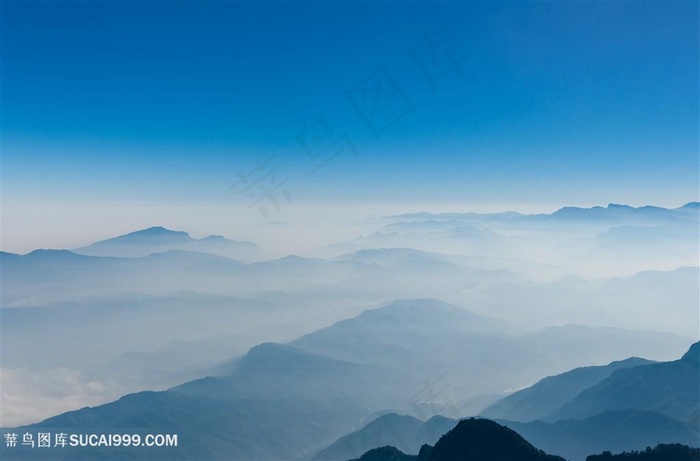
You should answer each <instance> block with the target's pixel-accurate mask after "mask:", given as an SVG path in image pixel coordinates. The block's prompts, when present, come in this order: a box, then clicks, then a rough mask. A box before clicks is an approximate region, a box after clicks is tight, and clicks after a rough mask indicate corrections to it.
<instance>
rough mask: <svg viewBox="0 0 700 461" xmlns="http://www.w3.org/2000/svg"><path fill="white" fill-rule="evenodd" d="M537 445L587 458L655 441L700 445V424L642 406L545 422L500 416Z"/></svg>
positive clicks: (572, 459) (572, 460)
mask: <svg viewBox="0 0 700 461" xmlns="http://www.w3.org/2000/svg"><path fill="white" fill-rule="evenodd" d="M498 422H500V423H501V424H503V425H505V426H508V427H510V428H511V429H513V430H515V431H516V432H518V433H519V434H521V435H522V436H523V437H525V438H526V439H527V440H529V441H530V442H532V443H533V444H535V445H536V446H538V447H540V448H542V449H543V450H546V451H547V452H548V453H554V454H557V455H559V456H563V457H565V458H566V459H568V460H569V461H584V459H585V457H586V455H589V454H591V453H601V452H603V451H606V450H608V451H613V452H620V451H624V450H640V449H644V448H645V447H647V446H649V445H653V444H656V443H683V444H686V445H694V446H697V445H698V443H700V433H699V432H698V427H697V425H694V424H691V423H685V422H681V421H678V420H675V419H672V418H669V417H668V416H665V415H662V414H660V413H655V412H652V411H643V410H619V411H606V412H604V413H600V414H597V415H595V416H591V417H590V418H583V419H567V420H563V421H556V422H552V423H546V422H543V421H532V422H528V423H518V422H510V421H504V420H499V421H498Z"/></svg>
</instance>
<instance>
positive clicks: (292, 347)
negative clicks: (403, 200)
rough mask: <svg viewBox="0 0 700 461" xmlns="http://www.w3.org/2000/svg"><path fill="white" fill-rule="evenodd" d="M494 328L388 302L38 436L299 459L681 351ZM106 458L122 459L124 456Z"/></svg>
mask: <svg viewBox="0 0 700 461" xmlns="http://www.w3.org/2000/svg"><path fill="white" fill-rule="evenodd" d="M156 256H157V257H162V256H163V255H154V256H153V257H156ZM153 257H148V258H142V259H144V260H150V259H151V258H153ZM212 257H213V256H212ZM83 258H85V257H83ZM213 258H215V257H213ZM94 259H103V258H94ZM139 261H140V260H139ZM290 262H292V263H293V264H297V262H299V261H297V260H294V261H290ZM195 312H196V311H195ZM500 324H501V322H500V321H498V320H495V319H490V318H488V317H485V316H480V315H478V314H475V313H473V312H470V311H468V310H466V309H463V308H460V307H458V306H454V305H450V304H447V303H442V302H439V301H436V300H430V299H419V300H409V301H397V302H393V303H388V304H387V305H385V306H382V307H380V308H377V309H373V310H368V311H365V312H364V313H362V314H360V315H359V316H357V317H354V318H352V319H349V320H345V321H341V322H338V323H336V324H334V325H333V326H331V327H328V328H324V329H321V330H318V331H316V332H315V333H312V334H309V335H306V336H304V337H303V338H301V339H299V340H298V341H293V342H291V343H290V344H275V343H265V344H261V345H259V346H256V347H254V348H252V349H250V350H249V352H248V354H246V355H245V356H244V357H243V358H242V359H240V360H237V361H235V363H231V364H230V368H229V370H230V371H229V374H228V375H226V376H217V377H209V378H204V379H199V380H196V381H191V382H189V383H186V384H184V385H181V386H177V387H175V388H171V389H170V390H167V391H163V392H145V393H138V394H131V395H127V396H125V397H123V398H121V399H119V400H117V401H115V402H112V403H109V404H105V405H100V406H97V407H94V408H84V409H81V410H77V411H73V412H68V413H64V414H61V415H58V416H56V417H53V418H50V419H48V420H45V421H43V422H42V423H40V424H39V425H37V426H36V427H39V426H41V427H65V428H70V427H72V428H76V427H80V428H88V427H89V428H91V429H94V430H106V428H129V427H152V428H156V427H167V428H169V430H170V431H172V432H177V433H179V434H181V441H182V447H183V448H182V449H178V450H176V451H173V453H168V456H167V457H168V459H197V460H199V459H226V460H235V459H238V460H253V459H256V460H257V459H260V460H264V459H300V458H305V459H308V458H311V457H312V456H313V455H314V454H315V453H317V452H318V451H319V450H320V449H322V448H323V447H328V446H329V445H331V444H332V443H333V442H334V441H336V440H338V438H339V437H342V436H343V435H347V434H349V433H351V432H352V431H354V430H356V429H355V428H356V425H357V424H358V422H360V421H363V420H366V418H369V417H371V416H372V415H375V414H377V413H378V412H382V411H385V410H386V409H389V408H393V409H401V411H406V409H408V410H411V411H413V412H414V413H416V414H418V412H419V411H421V412H425V414H426V416H425V417H426V418H427V417H430V416H432V415H433V414H435V413H437V411H436V408H438V405H440V404H442V405H443V408H446V409H448V410H450V409H459V411H463V407H462V404H463V402H462V401H455V403H450V400H449V399H450V398H452V396H453V395H454V396H456V397H459V396H460V395H462V390H461V389H467V390H468V389H469V388H470V387H471V386H473V385H475V384H477V385H481V386H483V388H484V389H486V388H493V387H494V386H499V385H504V383H509V382H510V381H511V380H513V379H516V378H520V375H521V373H523V372H527V371H528V370H529V372H530V373H533V374H540V376H541V373H542V370H551V369H552V368H553V367H563V366H566V364H570V363H580V361H581V360H583V359H582V358H581V356H582V355H585V356H586V357H587V356H589V355H590V356H593V357H606V355H607V354H609V351H608V350H607V349H606V347H605V345H606V344H608V343H610V344H614V345H615V346H614V347H615V348H616V349H617V350H618V351H627V350H634V351H636V352H640V348H641V349H644V350H646V349H645V348H649V350H652V349H657V350H658V349H659V348H663V347H666V346H664V344H667V341H668V340H669V339H671V340H672V341H673V342H675V341H678V340H679V338H674V337H667V336H666V335H660V336H659V335H654V334H652V333H636V332H626V331H623V330H616V329H597V328H565V329H562V330H559V329H548V330H545V331H542V332H538V333H532V334H528V335H507V334H504V333H501V332H498V331H497V330H496V331H494V330H495V329H497V327H498V326H499V325H500ZM596 342H597V343H599V344H598V345H596ZM587 346H590V347H588V348H587V349H586V350H585V351H582V349H583V348H584V347H587ZM641 352H643V351H641ZM618 353H619V352H618ZM596 360H600V359H596ZM475 370H476V371H475ZM445 371H449V375H445ZM444 376H447V377H446V378H445V379H446V380H445V381H443V382H440V383H437V384H436V385H435V388H436V389H438V390H439V389H441V388H443V387H444V386H445V385H446V384H448V385H452V384H453V385H452V388H450V389H449V391H450V392H451V393H450V394H448V393H447V392H443V393H442V394H439V395H433V394H431V392H423V391H421V389H423V388H425V381H426V380H433V381H434V380H435V379H436V377H437V378H440V377H444ZM479 380H483V381H482V382H481V383H480V382H479ZM506 385H507V384H506ZM441 392H442V391H441ZM417 393H419V394H417ZM445 402H447V405H445ZM432 421H439V420H432ZM19 430H21V429H19ZM436 446H437V445H436ZM372 448H376V446H374V447H372ZM0 449H1V447H0ZM38 454H41V452H38ZM0 455H2V453H0ZM70 455H72V453H71V454H70ZM104 455H105V457H110V456H111V457H113V458H119V457H121V458H122V459H125V458H129V453H128V452H125V453H123V452H117V451H109V452H105V453H104ZM357 455H359V453H357V454H355V455H353V457H355V456H357ZM67 456H68V454H67ZM85 456H86V457H89V456H88V454H86V455H85ZM149 456H150V455H149ZM153 456H155V455H153Z"/></svg>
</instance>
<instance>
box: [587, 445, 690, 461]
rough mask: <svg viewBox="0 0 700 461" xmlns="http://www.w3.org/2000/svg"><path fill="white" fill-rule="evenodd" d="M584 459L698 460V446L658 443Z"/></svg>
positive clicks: (591, 460)
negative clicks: (615, 453) (637, 449)
mask: <svg viewBox="0 0 700 461" xmlns="http://www.w3.org/2000/svg"><path fill="white" fill-rule="evenodd" d="M586 461H700V448H690V447H688V446H686V445H681V444H673V445H665V444H659V445H657V446H656V448H651V447H648V448H647V449H646V450H644V451H630V452H624V453H620V454H617V455H613V454H612V453H610V452H609V451H606V452H603V453H601V454H599V455H591V456H589V457H588V458H586Z"/></svg>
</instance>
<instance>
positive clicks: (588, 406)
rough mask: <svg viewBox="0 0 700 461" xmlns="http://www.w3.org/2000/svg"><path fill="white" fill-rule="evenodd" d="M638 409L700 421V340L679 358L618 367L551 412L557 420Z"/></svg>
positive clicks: (680, 418)
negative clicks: (629, 366)
mask: <svg viewBox="0 0 700 461" xmlns="http://www.w3.org/2000/svg"><path fill="white" fill-rule="evenodd" d="M624 409H638V410H649V411H655V412H658V413H662V414H664V415H667V416H669V417H671V418H674V419H678V420H680V421H686V422H691V421H692V422H694V423H695V424H698V423H699V422H700V419H699V416H700V343H695V344H693V345H692V346H691V347H690V349H689V350H688V352H687V353H686V354H684V355H683V357H682V358H681V359H679V360H675V361H672V362H661V363H654V364H648V365H642V366H637V367H633V368H626V369H620V370H617V371H615V372H614V373H613V374H612V375H610V376H609V377H608V378H606V379H604V380H603V381H601V382H599V383H598V384H596V385H594V386H592V387H590V388H588V389H586V390H584V391H583V392H581V393H580V394H579V395H578V396H576V398H574V399H573V400H571V402H569V403H567V404H565V405H563V406H562V407H561V408H560V409H559V410H557V411H555V412H553V413H552V414H551V415H549V416H547V420H549V421H555V420H558V419H568V418H586V417H590V416H593V415H595V414H598V413H602V412H604V411H611V410H612V411H614V410H624Z"/></svg>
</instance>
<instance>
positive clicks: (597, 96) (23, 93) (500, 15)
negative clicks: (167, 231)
mask: <svg viewBox="0 0 700 461" xmlns="http://www.w3.org/2000/svg"><path fill="white" fill-rule="evenodd" d="M698 43H699V35H698V3H697V2H639V3H637V2H622V3H618V2H581V3H568V2H552V3H548V2H537V3H528V2H517V3H515V2H511V3H486V2H483V3H479V2H471V3H469V2H463V3H449V2H442V3H437V4H435V3H434V4H432V5H429V4H425V3H398V2H396V3H395V2H380V3H351V2H343V3H326V4H319V3H302V2H288V3H273V2H257V3H244V2H223V1H221V2H211V3H207V2H204V3H201V2H176V3H166V2H146V3H139V2H116V1H115V2H53V3H44V2H11V1H6V2H3V4H2V123H3V140H2V141H3V159H2V162H3V163H2V167H3V171H2V179H3V191H2V193H3V200H5V201H18V200H57V201H80V200H96V201H117V200H118V201H126V202H129V201H162V202H176V203H178V202H189V201H196V202H205V203H206V202H212V203H214V202H222V201H229V200H231V199H232V196H233V195H235V194H234V193H236V192H239V194H238V197H237V198H235V200H233V202H232V204H233V205H232V206H242V207H247V206H248V204H249V203H250V200H253V199H251V198H249V197H246V196H245V193H240V191H239V190H238V189H236V187H234V189H233V190H229V187H230V186H231V185H233V184H234V183H236V182H237V181H238V179H237V178H240V176H239V175H240V174H241V173H246V172H248V173H250V175H249V176H247V178H248V180H249V181H250V182H249V183H248V184H252V183H253V182H254V181H255V179H254V178H255V176H256V175H258V176H261V175H262V174H263V173H264V172H268V173H269V172H270V171H272V170H271V169H272V168H275V170H274V173H273V174H269V175H268V176H267V180H269V181H270V184H273V183H275V184H278V183H281V182H282V181H283V180H286V181H287V182H286V183H284V185H283V186H280V188H279V189H276V193H277V194H280V193H281V191H282V189H283V188H287V189H288V192H290V193H291V196H292V197H293V198H294V202H295V203H304V202H314V201H327V202H331V203H332V202H334V201H338V202H343V201H347V202H355V203H372V202H373V201H386V202H396V203H415V202H420V203H435V204H441V203H453V204H457V205H459V204H460V203H464V204H465V208H468V205H473V204H478V203H491V202H493V203H504V204H508V203H513V204H518V203H528V202H533V203H534V202H537V203H542V202H546V203H552V204H560V205H564V204H595V203H602V204H605V203H608V202H626V203H630V204H636V205H639V204H643V203H654V204H660V205H667V206H680V205H682V204H683V203H685V202H687V201H691V200H697V199H698V182H699V181H698V169H699V161H698V139H699V131H698V117H699V102H698V101H699V94H698V77H699V67H698V60H699V51H698ZM431 46H432V47H431ZM433 58H434V60H433ZM378 85H381V88H380V87H379V86H378ZM379 89H380V90H381V91H379ZM377 95H381V97H380V98H376V97H375V96H377ZM363 117H365V119H363ZM319 120H321V121H322V123H319V124H316V125H314V123H316V122H318V121H319ZM305 123H306V127H312V128H314V127H315V128H314V129H315V130H317V131H313V129H312V130H310V131H309V132H306V133H304V131H303V128H304V126H305V125H304V124H305ZM318 130H321V131H320V133H321V134H323V136H320V137H315V138H313V135H318V133H319V131H318ZM373 130H374V131H373ZM343 135H344V136H345V137H341V136H343ZM300 136H302V139H305V140H307V141H308V142H316V144H314V147H313V148H311V149H312V150H311V151H310V152H311V153H310V154H308V153H307V152H306V151H304V149H303V147H302V145H301V144H300V141H299V137H300ZM304 136H305V137H304ZM314 140H315V141H314ZM336 140H337V142H336V143H335V144H333V142H334V141H336ZM348 141H349V142H351V143H352V146H353V147H354V152H353V151H351V149H350V147H349V146H350V144H348ZM307 145H309V144H307ZM324 147H326V150H323V148H324ZM332 152H339V153H338V155H337V156H335V157H333V158H332V159H331V160H330V161H328V162H327V163H325V164H324V165H323V166H322V167H321V168H320V169H317V170H315V171H314V169H315V168H316V167H317V166H318V165H319V164H320V163H321V162H322V161H323V160H324V159H326V158H328V156H329V155H330V154H329V153H332ZM355 153H356V154H357V156H355V155H353V154H355ZM312 157H313V158H312ZM268 158H272V160H270V162H268V163H266V164H264V168H262V169H259V170H255V165H256V161H258V160H265V159H268ZM239 184H240V183H239ZM236 200H238V201H236ZM5 219H6V220H9V219H12V217H11V216H5Z"/></svg>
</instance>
